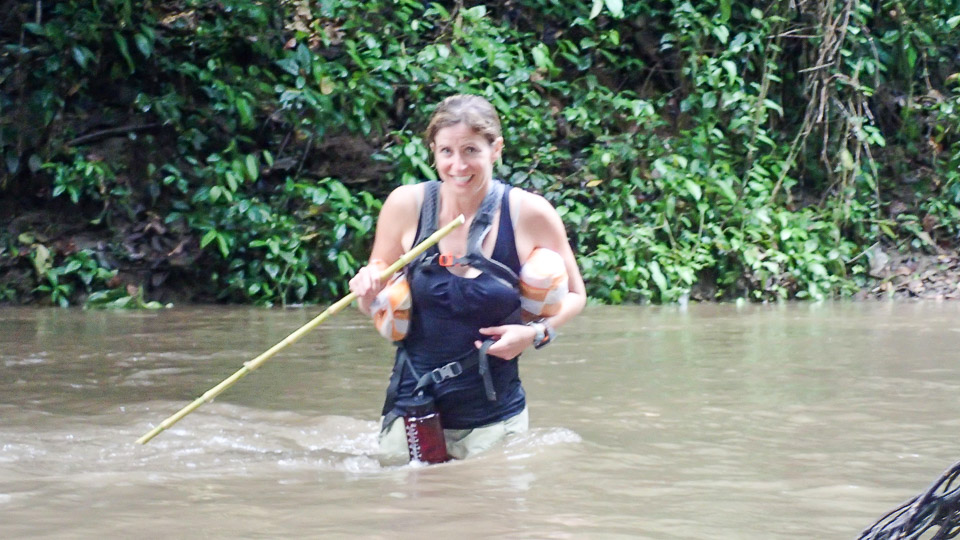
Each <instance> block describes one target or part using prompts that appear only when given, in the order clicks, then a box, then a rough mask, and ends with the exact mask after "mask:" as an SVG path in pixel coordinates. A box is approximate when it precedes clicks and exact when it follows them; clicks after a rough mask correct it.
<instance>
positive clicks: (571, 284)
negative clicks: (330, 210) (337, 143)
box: [350, 95, 586, 460]
mask: <svg viewBox="0 0 960 540" xmlns="http://www.w3.org/2000/svg"><path fill="white" fill-rule="evenodd" d="M425 141H426V143H427V145H428V146H429V148H430V150H431V152H432V153H433V158H434V163H435V165H434V166H435V167H436V170H437V173H438V176H439V178H440V181H439V182H426V183H421V184H416V185H406V186H401V187H399V188H397V189H396V190H394V191H393V193H391V194H390V196H389V197H388V198H387V200H386V202H384V204H383V208H382V210H381V212H380V217H379V219H378V223H377V233H376V238H375V240H374V245H373V250H372V252H371V255H370V264H369V265H367V266H365V267H364V268H361V269H360V271H359V272H358V273H357V275H356V276H354V278H353V279H352V280H351V281H350V289H351V290H352V291H353V292H355V293H356V294H357V295H358V297H359V300H360V302H359V304H360V309H361V310H363V311H364V312H369V310H370V306H371V303H372V302H373V301H374V299H375V297H376V296H377V294H378V293H379V292H380V290H381V289H382V288H383V286H384V284H383V283H382V282H381V280H380V274H379V269H380V268H381V264H380V262H379V261H388V260H393V259H396V258H397V257H399V256H400V255H401V254H402V253H403V252H405V251H406V250H407V249H409V248H410V246H412V245H414V244H415V243H417V242H418V241H419V239H420V238H422V237H424V235H429V234H431V233H432V232H433V231H434V230H436V229H437V228H438V227H442V226H444V225H445V224H446V223H449V222H450V221H451V220H453V219H455V218H456V217H457V216H458V215H460V214H463V215H464V216H465V217H466V218H467V223H468V224H469V227H464V228H460V229H457V230H454V231H453V233H451V234H450V235H448V236H447V237H445V238H444V239H443V240H441V242H440V243H439V244H438V245H437V247H434V248H431V249H430V250H428V251H426V252H425V253H424V254H423V255H422V256H421V257H419V258H418V259H416V260H414V262H412V263H411V264H409V265H408V266H407V267H406V269H405V270H404V273H405V275H406V279H407V281H408V283H409V286H410V292H411V295H412V311H411V315H410V323H409V327H408V331H407V333H406V335H405V336H404V337H403V338H402V340H400V341H398V342H397V355H396V361H395V365H394V370H393V375H392V377H391V380H390V386H389V388H388V390H387V398H386V402H385V404H384V407H383V416H384V418H383V423H382V428H383V429H382V431H381V434H380V443H381V452H382V454H383V456H384V457H385V458H394V457H402V456H406V457H410V458H411V459H417V458H419V454H417V452H415V445H413V444H412V443H411V441H410V440H408V439H409V433H407V429H405V427H404V426H405V420H404V416H405V415H406V413H407V411H406V410H404V407H403V404H404V403H410V402H411V399H412V398H416V399H417V402H418V407H417V409H418V410H422V409H423V406H422V402H423V401H424V400H427V401H432V402H433V403H434V405H435V407H436V409H437V410H438V412H439V414H440V423H441V425H442V428H443V437H444V438H445V440H446V452H447V453H448V454H449V455H450V456H451V457H455V458H464V457H467V456H469V455H473V454H476V453H478V452H481V451H483V450H485V449H487V448H489V447H490V446H492V445H493V444H495V443H496V442H498V441H499V440H500V439H502V438H503V437H505V436H507V435H510V434H513V433H518V432H522V431H525V430H526V429H527V408H526V397H525V393H524V390H523V387H522V385H521V383H520V376H519V370H518V359H519V356H520V353H521V352H523V351H524V350H525V349H527V348H528V347H530V346H536V347H539V346H543V345H545V344H546V343H547V342H549V341H550V340H551V339H552V337H553V336H554V335H555V329H556V328H558V327H560V326H561V325H563V324H564V323H566V322H567V321H569V320H570V319H571V318H572V317H574V316H575V315H576V314H577V313H579V312H580V310H581V309H583V305H584V303H585V301H586V294H585V291H584V284H583V279H582V278H581V276H580V270H579V269H578V267H577V263H576V260H575V259H574V255H573V251H572V250H571V249H570V244H569V242H568V241H567V238H566V233H565V230H564V227H563V223H562V222H561V220H560V217H559V215H558V214H557V212H556V210H555V209H554V208H553V206H552V205H550V203H548V202H547V201H546V200H545V199H544V198H543V197H540V196H539V195H534V194H532V193H528V192H525V191H523V190H520V189H511V188H510V187H509V186H505V185H504V184H502V183H501V182H500V181H498V180H496V179H495V178H494V177H493V165H494V163H496V162H497V160H498V159H500V157H501V154H502V151H503V147H504V141H503V137H502V135H501V131H500V120H499V118H498V116H497V113H496V110H495V109H494V107H493V106H492V105H491V104H490V103H489V102H488V101H487V100H485V99H483V98H481V97H479V96H473V95H454V96H451V97H449V98H447V99H445V100H444V101H443V102H441V103H440V104H439V106H438V107H437V109H436V111H435V112H434V114H433V117H432V118H431V120H430V123H429V125H428V127H427V130H426V137H425ZM539 248H545V249H548V250H552V251H554V252H556V253H558V254H559V255H560V257H559V261H560V262H559V263H558V264H560V265H562V266H563V270H564V271H565V274H566V280H567V283H566V288H567V289H568V290H569V293H568V294H566V295H565V296H564V297H563V300H562V301H560V302H559V306H558V307H557V309H556V311H555V312H551V313H552V314H551V316H550V317H548V318H544V319H539V320H536V321H532V324H524V323H523V319H522V318H521V311H522V310H521V307H520V300H521V294H520V288H519V278H518V276H519V274H520V271H521V267H522V266H523V264H524V263H525V262H527V260H528V259H530V257H531V254H532V253H533V252H534V250H536V249H539ZM442 459H445V457H443V456H442V457H441V458H440V460H442Z"/></svg>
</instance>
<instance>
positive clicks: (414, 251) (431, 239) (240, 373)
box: [137, 214, 466, 444]
mask: <svg viewBox="0 0 960 540" xmlns="http://www.w3.org/2000/svg"><path fill="white" fill-rule="evenodd" d="M464 221H466V219H465V218H464V217H463V214H461V215H459V216H457V218H456V219H454V220H453V221H451V222H450V223H448V224H447V225H445V226H444V227H443V228H441V229H439V230H437V232H435V233H433V234H431V235H430V236H428V237H427V238H426V240H424V241H423V242H420V243H419V244H417V245H416V246H414V247H413V248H411V249H410V251H408V252H406V253H404V254H403V255H402V256H401V257H400V258H399V259H397V262H395V263H393V264H392V265H390V266H389V267H387V269H386V270H384V271H383V272H382V273H381V274H380V279H382V280H386V279H389V278H390V276H392V275H393V274H394V273H395V272H397V271H398V270H400V269H401V268H403V267H404V266H406V265H408V264H410V263H411V262H412V261H413V259H415V258H416V257H417V255H420V254H421V253H423V252H424V251H426V250H427V249H428V248H430V247H431V246H433V245H434V244H436V243H437V242H439V241H440V239H441V238H443V237H444V236H446V235H448V234H450V231H452V230H454V229H456V228H457V227H459V226H460V225H463V223H464ZM356 298H357V295H356V293H353V292H351V293H350V294H348V295H346V296H344V297H343V298H341V299H340V300H338V301H337V302H336V303H334V304H333V305H331V306H330V307H328V308H327V309H325V310H324V311H323V313H321V314H320V315H317V316H316V317H314V319H313V320H311V321H310V322H308V323H307V324H305V325H303V326H301V327H300V328H299V329H298V330H296V331H294V332H293V333H292V334H290V335H289V336H287V337H286V338H284V339H283V341H281V342H280V343H277V344H276V345H274V346H273V347H270V348H269V349H268V350H267V351H266V352H264V353H263V354H261V355H260V356H258V357H256V358H254V359H253V360H249V361H247V362H244V363H243V367H242V368H240V369H239V370H237V371H236V373H234V374H233V375H231V376H229V377H227V378H226V379H224V380H223V382H221V383H220V384H218V385H216V386H214V387H213V388H211V389H210V390H207V391H206V392H205V393H204V394H203V395H202V396H200V397H198V398H197V399H195V400H193V402H192V403H190V404H189V405H187V406H186V407H184V408H182V409H180V411H178V412H177V413H176V414H174V415H172V416H170V417H169V418H167V419H166V420H164V421H163V422H160V425H158V426H157V427H155V428H153V429H151V430H150V431H149V432H148V433H146V434H144V435H143V436H142V437H140V438H139V439H137V443H139V444H147V443H148V442H150V439H152V438H154V437H156V436H157V435H159V434H160V432H162V431H163V430H165V429H168V428H170V426H172V425H174V424H176V423H177V422H179V421H180V419H181V418H183V417H184V416H186V415H188V414H190V413H191V412H193V411H194V410H195V409H196V408H197V407H199V406H201V405H203V404H204V403H207V402H208V401H210V400H212V399H213V398H215V397H217V396H219V395H220V393H221V392H223V391H224V390H226V389H227V388H230V387H231V386H233V385H234V383H236V382H237V381H239V380H240V379H242V378H244V377H245V376H246V375H247V373H250V372H251V371H253V370H255V369H257V368H258V367H260V366H261V365H262V364H263V363H264V362H266V361H267V360H269V359H270V357H272V356H273V355H275V354H277V353H278V352H280V350H281V349H283V348H284V347H286V346H287V345H291V344H293V343H295V342H296V341H297V340H299V339H300V338H301V337H303V336H304V335H305V334H306V333H307V332H309V331H310V330H313V328H314V327H316V326H317V325H318V324H320V323H322V322H323V321H325V320H327V319H328V318H330V316H331V315H333V314H335V313H337V312H338V311H340V310H342V309H343V308H345V307H347V306H349V305H350V302H353V301H354V300H356Z"/></svg>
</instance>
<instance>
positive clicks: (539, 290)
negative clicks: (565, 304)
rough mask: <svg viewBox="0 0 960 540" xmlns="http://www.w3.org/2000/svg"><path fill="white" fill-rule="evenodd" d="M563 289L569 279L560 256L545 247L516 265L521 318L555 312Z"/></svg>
mask: <svg viewBox="0 0 960 540" xmlns="http://www.w3.org/2000/svg"><path fill="white" fill-rule="evenodd" d="M567 292H569V278H568V277H567V267H566V265H565V264H564V263H563V257H562V256H560V254H559V253H557V252H556V251H553V250H550V249H547V248H537V249H535V250H533V253H531V254H530V257H529V258H528V259H527V262H525V263H524V264H523V266H522V267H521V268H520V308H521V309H522V310H523V318H524V320H527V321H532V320H535V319H539V318H541V317H550V316H551V315H556V314H557V312H558V311H560V303H561V302H562V301H563V297H564V296H566V295H567Z"/></svg>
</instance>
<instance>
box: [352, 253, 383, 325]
mask: <svg viewBox="0 0 960 540" xmlns="http://www.w3.org/2000/svg"><path fill="white" fill-rule="evenodd" d="M386 268H387V264H386V263H385V262H383V261H381V260H379V259H374V260H372V261H370V264H368V265H366V266H364V267H363V268H361V269H360V270H359V271H357V275H355V276H353V278H352V279H351V280H350V282H349V284H350V291H351V292H353V293H355V294H356V295H357V300H358V304H359V306H360V311H362V312H364V313H366V314H368V315H369V314H370V304H371V303H373V299H374V298H376V296H377V293H379V292H380V291H381V290H382V289H383V286H384V283H383V282H382V280H381V279H380V274H382V273H383V271H384V270H385V269H386Z"/></svg>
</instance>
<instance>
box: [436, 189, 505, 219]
mask: <svg viewBox="0 0 960 540" xmlns="http://www.w3.org/2000/svg"><path fill="white" fill-rule="evenodd" d="M492 185H493V182H492V181H487V182H485V183H484V184H482V185H481V186H479V187H478V188H477V189H476V190H471V191H468V192H457V191H456V190H453V189H447V190H444V187H447V184H442V185H441V186H440V222H441V223H446V222H449V221H452V220H453V219H454V218H456V217H457V216H458V215H460V214H463V216H464V217H465V218H467V221H468V222H469V221H471V220H472V219H473V216H474V215H476V213H477V211H478V210H479V209H480V205H481V204H482V203H483V199H484V197H486V196H487V192H488V191H489V190H490V188H491V186H492Z"/></svg>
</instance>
